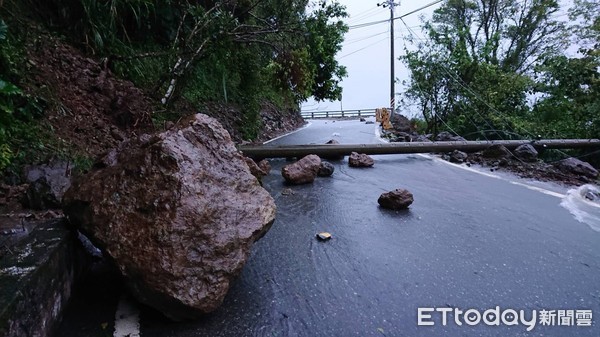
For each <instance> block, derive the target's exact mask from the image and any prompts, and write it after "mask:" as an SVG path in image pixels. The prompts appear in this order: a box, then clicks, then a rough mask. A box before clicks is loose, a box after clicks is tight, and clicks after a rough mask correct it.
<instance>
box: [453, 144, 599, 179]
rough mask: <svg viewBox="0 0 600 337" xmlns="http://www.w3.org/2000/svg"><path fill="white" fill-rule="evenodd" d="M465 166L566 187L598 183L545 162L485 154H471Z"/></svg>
mask: <svg viewBox="0 0 600 337" xmlns="http://www.w3.org/2000/svg"><path fill="white" fill-rule="evenodd" d="M441 157H442V159H445V160H451V156H450V155H449V154H443V155H442V156H441ZM463 165H467V166H471V165H478V166H480V167H482V168H484V169H486V170H489V171H490V172H495V171H504V172H510V173H513V174H516V175H517V176H519V177H521V178H524V179H533V180H539V181H547V182H555V183H559V184H563V185H566V186H581V185H584V184H593V183H598V181H597V180H594V179H591V178H588V177H586V176H583V175H578V174H573V173H567V172H563V171H561V170H560V169H559V168H557V167H556V166H554V165H553V164H552V163H546V162H544V161H543V160H536V161H533V162H526V161H523V160H521V159H518V158H516V157H514V156H508V157H503V158H488V157H486V156H484V155H483V152H475V153H469V154H468V157H467V159H466V160H465V161H464V164H463Z"/></svg>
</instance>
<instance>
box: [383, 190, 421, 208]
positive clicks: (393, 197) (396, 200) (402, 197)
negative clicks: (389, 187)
mask: <svg viewBox="0 0 600 337" xmlns="http://www.w3.org/2000/svg"><path fill="white" fill-rule="evenodd" d="M413 201H414V199H413V195H412V193H410V192H409V191H407V190H405V189H401V188H398V189H395V190H393V191H390V192H385V193H382V194H381V195H380V196H379V199H377V202H378V203H379V205H380V206H381V207H383V208H388V209H394V210H400V209H406V208H408V206H410V205H411V204H412V203H413Z"/></svg>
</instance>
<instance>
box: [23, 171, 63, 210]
mask: <svg viewBox="0 0 600 337" xmlns="http://www.w3.org/2000/svg"><path fill="white" fill-rule="evenodd" d="M25 178H26V180H27V181H28V182H29V183H30V185H29V188H28V189H27V191H26V193H25V195H24V199H23V204H24V205H25V206H27V207H29V208H32V209H37V210H44V209H50V208H59V207H60V205H61V202H62V198H63V195H64V194H65V192H66V191H67V189H68V188H69V187H70V186H71V165H70V163H68V162H64V161H55V162H51V163H49V164H44V165H38V166H28V167H26V168H25Z"/></svg>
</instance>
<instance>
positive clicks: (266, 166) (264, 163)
mask: <svg viewBox="0 0 600 337" xmlns="http://www.w3.org/2000/svg"><path fill="white" fill-rule="evenodd" d="M258 167H259V168H260V169H261V170H262V171H263V172H264V173H265V175H269V173H271V164H270V163H269V161H268V160H266V159H263V160H261V161H259V162H258Z"/></svg>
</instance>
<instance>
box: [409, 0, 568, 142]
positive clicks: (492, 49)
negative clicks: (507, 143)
mask: <svg viewBox="0 0 600 337" xmlns="http://www.w3.org/2000/svg"><path fill="white" fill-rule="evenodd" d="M558 10H559V6H558V3H557V2H556V1H555V0H534V1H531V2H526V3H520V2H518V1H514V0H493V1H484V0H450V1H447V2H446V3H444V4H443V5H442V6H441V7H440V8H439V9H437V10H436V11H435V12H434V15H433V18H432V20H431V21H430V22H426V23H425V29H424V30H425V31H426V32H427V34H428V39H426V40H425V41H422V42H420V43H419V44H418V49H417V50H414V51H409V50H407V51H406V55H405V56H403V57H402V58H401V59H402V60H403V61H404V62H405V64H406V65H407V67H408V68H409V70H410V72H411V78H410V81H409V82H408V83H406V85H407V90H406V92H405V94H404V97H403V102H404V103H405V104H412V103H416V105H417V106H418V107H419V109H420V111H421V112H422V114H423V116H424V119H425V120H426V122H427V124H428V130H429V131H433V132H437V131H439V129H440V128H442V129H451V130H453V131H456V132H457V133H459V134H463V135H472V138H507V135H509V136H510V135H515V134H517V133H527V132H524V131H525V130H524V129H523V128H524V127H525V126H526V123H522V120H523V119H524V118H526V116H528V115H529V113H530V106H529V104H528V96H527V95H528V92H529V91H531V88H532V85H533V82H534V81H533V80H532V77H531V75H532V67H533V66H535V65H537V64H540V62H541V61H540V60H543V59H545V58H546V57H548V55H555V54H556V53H557V52H558V50H559V49H560V48H561V47H562V46H563V45H564V41H565V40H564V29H563V28H564V27H563V23H561V22H558V21H556V20H555V19H553V14H554V13H556V12H557V11H558ZM494 130H499V131H494ZM511 137H512V136H511Z"/></svg>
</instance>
